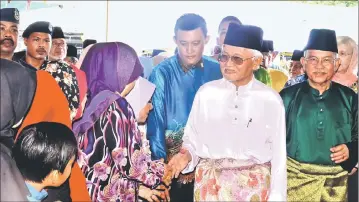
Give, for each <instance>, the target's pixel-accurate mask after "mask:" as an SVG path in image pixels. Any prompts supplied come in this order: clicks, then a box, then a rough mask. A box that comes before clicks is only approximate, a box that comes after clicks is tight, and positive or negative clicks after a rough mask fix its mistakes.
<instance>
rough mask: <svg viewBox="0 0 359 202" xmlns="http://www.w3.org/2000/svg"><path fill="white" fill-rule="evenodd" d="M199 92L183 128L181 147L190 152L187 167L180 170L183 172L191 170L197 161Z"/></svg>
mask: <svg viewBox="0 0 359 202" xmlns="http://www.w3.org/2000/svg"><path fill="white" fill-rule="evenodd" d="M199 102H200V93H199V92H198V93H197V94H196V96H195V98H194V101H193V105H192V109H191V112H190V114H189V117H188V121H187V124H186V127H185V130H184V135H183V145H182V148H184V149H187V150H188V151H189V153H190V154H191V157H192V160H191V161H190V162H189V163H188V165H187V167H186V168H185V169H184V170H183V171H182V173H183V174H186V173H190V172H192V171H193V170H194V169H195V167H196V166H197V164H198V162H199V157H198V156H197V154H196V149H197V145H198V144H199V143H198V141H197V135H198V133H197V130H196V123H197V121H198V119H197V117H199V114H198V113H199V112H200V106H199Z"/></svg>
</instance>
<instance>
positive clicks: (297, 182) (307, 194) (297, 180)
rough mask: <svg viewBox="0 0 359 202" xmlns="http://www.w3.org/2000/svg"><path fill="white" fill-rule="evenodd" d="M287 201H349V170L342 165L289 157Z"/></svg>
mask: <svg viewBox="0 0 359 202" xmlns="http://www.w3.org/2000/svg"><path fill="white" fill-rule="evenodd" d="M287 180H288V181H287V186H288V191H287V201H293V202H294V201H320V202H322V201H336V202H339V201H340V202H342V201H347V180H348V172H347V171H345V170H343V168H342V167H340V166H326V165H316V164H307V163H299V162H298V161H295V160H294V159H292V158H289V157H288V158H287Z"/></svg>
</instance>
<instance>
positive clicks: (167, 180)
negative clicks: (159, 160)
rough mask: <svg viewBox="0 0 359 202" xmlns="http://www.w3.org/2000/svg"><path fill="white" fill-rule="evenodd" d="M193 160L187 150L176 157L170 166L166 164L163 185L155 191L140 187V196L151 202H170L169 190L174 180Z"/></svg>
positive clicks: (172, 159)
mask: <svg viewBox="0 0 359 202" xmlns="http://www.w3.org/2000/svg"><path fill="white" fill-rule="evenodd" d="M191 160H192V156H191V154H190V153H189V152H188V150H186V149H183V148H182V149H181V150H180V152H179V153H178V154H176V155H174V156H173V157H172V158H171V160H170V161H169V163H168V164H165V172H164V175H163V178H162V183H161V184H160V185H159V186H157V187H156V188H155V189H150V188H147V187H145V186H142V185H141V186H140V189H139V196H140V197H142V198H144V199H146V200H147V201H149V202H159V201H170V196H169V189H171V187H170V185H171V183H172V179H173V178H178V176H179V174H180V173H181V172H182V170H184V169H185V168H186V167H187V165H188V163H189V162H190V161H191Z"/></svg>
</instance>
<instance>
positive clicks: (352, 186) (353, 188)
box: [348, 171, 358, 202]
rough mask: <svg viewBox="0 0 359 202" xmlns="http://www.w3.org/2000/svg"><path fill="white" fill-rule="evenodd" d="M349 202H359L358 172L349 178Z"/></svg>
mask: <svg viewBox="0 0 359 202" xmlns="http://www.w3.org/2000/svg"><path fill="white" fill-rule="evenodd" d="M348 202H358V171H357V172H356V173H355V174H354V175H352V176H349V178H348Z"/></svg>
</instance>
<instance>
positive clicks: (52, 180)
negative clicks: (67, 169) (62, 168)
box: [45, 170, 60, 186]
mask: <svg viewBox="0 0 359 202" xmlns="http://www.w3.org/2000/svg"><path fill="white" fill-rule="evenodd" d="M59 178H60V172H59V171H58V170H53V171H51V172H50V174H49V175H47V176H46V178H45V180H46V181H47V182H46V184H48V186H54V185H56V182H57V181H58V180H59Z"/></svg>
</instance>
